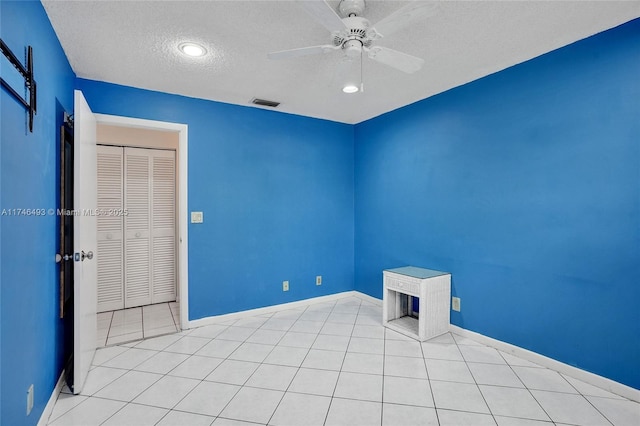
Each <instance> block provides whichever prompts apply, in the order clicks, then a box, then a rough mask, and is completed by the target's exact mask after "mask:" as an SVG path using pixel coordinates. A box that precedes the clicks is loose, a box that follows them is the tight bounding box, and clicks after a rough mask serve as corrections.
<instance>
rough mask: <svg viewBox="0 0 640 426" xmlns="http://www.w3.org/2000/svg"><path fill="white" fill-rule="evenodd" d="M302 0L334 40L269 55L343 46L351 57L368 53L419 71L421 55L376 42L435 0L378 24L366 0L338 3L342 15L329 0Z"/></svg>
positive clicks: (289, 55) (430, 10)
mask: <svg viewBox="0 0 640 426" xmlns="http://www.w3.org/2000/svg"><path fill="white" fill-rule="evenodd" d="M298 4H299V5H300V6H302V8H303V9H305V10H306V11H307V12H308V13H309V14H310V15H311V16H312V17H313V18H314V19H315V20H316V21H318V23H320V24H322V25H323V26H324V27H325V28H326V29H328V30H329V31H331V39H332V41H333V43H332V44H324V45H320V46H309V47H302V48H299V49H289V50H282V51H278V52H272V53H269V54H268V55H267V57H268V58H270V59H289V58H296V57H299V56H306V55H315V54H319V53H330V52H334V51H336V50H342V51H344V53H345V55H346V57H347V58H348V59H353V58H358V57H360V58H362V55H363V54H366V55H367V56H368V57H369V58H370V59H372V60H374V61H376V62H379V63H381V64H384V65H388V66H390V67H392V68H395V69H397V70H400V71H403V72H406V73H408V74H411V73H414V72H416V71H418V70H419V69H420V68H422V65H423V64H424V60H423V59H421V58H418V57H415V56H412V55H408V54H406V53H402V52H399V51H397V50H393V49H389V48H387V47H382V46H376V45H375V42H376V40H379V39H381V38H383V37H387V36H388V35H391V34H393V33H395V32H396V31H398V30H400V29H402V28H404V27H406V26H408V25H409V24H410V23H412V22H414V21H416V20H419V19H421V18H425V17H427V16H430V15H432V14H433V4H432V2H419V1H414V2H411V3H410V4H409V5H407V6H405V7H403V8H401V9H399V10H397V11H396V12H394V13H392V14H391V15H389V16H387V17H386V18H384V19H382V20H381V21H379V22H378V23H376V24H375V25H371V24H370V23H369V21H368V20H367V19H366V18H364V17H362V13H363V12H364V9H365V6H366V4H365V1H364V0H342V1H341V2H340V4H339V6H338V11H339V12H340V14H341V15H342V16H343V17H342V18H341V17H340V15H338V13H336V11H335V10H334V9H333V8H332V7H331V5H329V4H328V3H327V2H326V1H319V0H315V1H309V0H306V1H305V0H299V1H298Z"/></svg>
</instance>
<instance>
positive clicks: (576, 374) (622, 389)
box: [450, 324, 640, 402]
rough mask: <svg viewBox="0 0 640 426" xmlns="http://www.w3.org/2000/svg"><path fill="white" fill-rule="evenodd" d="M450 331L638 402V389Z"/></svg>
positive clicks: (512, 347) (484, 338)
mask: <svg viewBox="0 0 640 426" xmlns="http://www.w3.org/2000/svg"><path fill="white" fill-rule="evenodd" d="M450 330H451V332H452V333H455V334H457V335H459V336H463V337H468V338H469V339H471V340H475V341H476V342H478V343H482V344H484V345H487V346H490V347H492V348H494V349H497V350H499V351H502V352H506V353H508V354H511V355H514V356H517V357H518V358H522V359H525V360H527V361H531V362H533V363H536V364H538V365H541V366H543V367H546V368H549V369H551V370H555V371H557V372H559V373H562V374H566V375H567V376H569V377H572V378H574V379H578V380H581V381H583V382H585V383H589V384H590V385H593V386H597V387H599V388H600V389H604V390H607V391H609V392H611V393H615V394H616V395H620V396H622V397H624V398H628V399H630V400H632V401H637V402H640V390H638V389H634V388H632V387H630V386H627V385H623V384H622V383H619V382H616V381H613V380H611V379H607V378H606V377H602V376H599V375H597V374H594V373H590V372H588V371H585V370H581V369H580V368H577V367H574V366H572V365H569V364H565V363H563V362H560V361H556V360H555V359H553V358H549V357H546V356H544V355H540V354H538V353H536V352H532V351H529V350H527V349H524V348H521V347H519V346H515V345H512V344H510V343H505V342H502V341H500V340H496V339H492V338H491V337H487V336H485V335H482V334H479V333H476V332H474V331H469V330H466V329H464V328H461V327H458V326H457V325H453V324H452V325H451V326H450Z"/></svg>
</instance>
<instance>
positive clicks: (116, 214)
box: [97, 146, 176, 312]
mask: <svg viewBox="0 0 640 426" xmlns="http://www.w3.org/2000/svg"><path fill="white" fill-rule="evenodd" d="M175 176H176V174H175V152H174V151H168V150H156V149H140V148H128V147H125V148H122V147H111V146H99V147H98V206H99V215H98V256H97V259H98V312H102V311H107V310H113V309H122V308H131V307H135V306H141V305H148V304H152V303H160V302H167V301H172V300H175V299H176V259H175V258H176V244H175V220H176V216H175V215H176V191H175V188H176V186H175V182H176V180H175Z"/></svg>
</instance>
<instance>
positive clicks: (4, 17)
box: [0, 1, 75, 425]
mask: <svg viewBox="0 0 640 426" xmlns="http://www.w3.org/2000/svg"><path fill="white" fill-rule="evenodd" d="M0 8H1V10H0V15H1V17H0V20H1V21H0V28H1V30H0V36H1V37H2V39H3V40H4V41H5V43H7V45H8V46H9V48H11V49H12V50H13V52H14V53H16V55H17V56H18V58H19V59H21V60H23V59H24V55H25V52H26V46H27V45H31V46H33V51H34V63H35V79H36V82H37V84H38V113H37V115H36V116H35V124H34V129H33V133H29V131H28V130H27V122H26V113H25V109H24V108H23V107H22V105H20V104H18V103H17V102H16V101H15V100H14V99H13V98H12V97H11V96H10V95H9V94H8V93H7V92H6V91H5V90H4V89H0V102H1V103H0V105H1V115H0V117H1V122H2V126H1V133H0V134H1V141H0V151H1V152H2V156H1V157H0V161H1V168H0V184H1V189H0V194H1V198H0V208H1V209H18V208H22V209H27V208H31V209H35V208H45V209H48V208H55V207H56V205H57V197H58V190H57V185H58V184H57V182H58V170H57V169H56V167H57V166H56V165H57V164H58V161H57V155H58V147H59V132H60V130H59V129H60V125H61V124H62V114H63V110H65V109H66V110H67V111H71V110H72V108H73V85H74V81H75V75H74V73H73V71H72V70H71V67H70V66H69V63H68V62H67V59H66V56H65V54H64V52H63V51H62V48H61V47H60V44H59V43H58V39H57V37H56V35H55V33H54V31H53V29H52V28H51V25H50V23H49V20H48V18H47V15H46V13H45V11H44V9H43V7H42V5H41V4H40V2H32V1H25V2H9V1H1V2H0ZM12 70H13V68H12V67H11V65H10V64H9V63H8V62H7V61H6V60H5V59H4V57H2V75H3V77H5V76H9V77H11V73H12ZM5 78H6V77H5ZM11 81H12V82H13V81H15V80H14V79H12V80H11ZM19 81H20V80H18V82H19ZM22 84H24V82H22ZM16 88H17V89H18V92H21V90H20V88H21V86H20V85H17V86H16ZM0 219H1V226H0V232H1V235H2V243H1V251H0V264H1V268H0V270H1V273H0V279H1V281H2V299H1V301H0V303H1V313H0V322H1V323H2V335H1V336H0V338H1V341H0V346H1V349H0V353H1V361H0V362H1V365H0V376H1V377H2V384H1V385H0V389H1V392H2V398H1V400H0V401H1V404H2V405H1V407H0V412H1V414H0V424H3V425H21V424H36V423H37V421H38V419H39V417H40V414H41V413H42V410H43V409H44V406H45V405H46V403H47V401H48V399H49V397H50V396H51V390H52V389H53V388H54V386H55V383H56V381H57V379H58V376H59V374H60V372H61V371H62V368H63V362H64V348H63V342H64V336H63V330H64V329H63V326H62V322H61V321H60V320H59V319H58V309H59V305H58V279H57V266H56V264H55V262H54V255H55V253H56V248H57V244H58V231H57V224H56V223H57V220H56V217H55V216H50V215H48V216H44V217H33V216H31V217H28V216H6V215H5V216H1V217H0ZM30 384H33V385H34V390H35V392H34V395H35V404H34V408H33V411H32V412H31V415H29V416H28V417H26V393H27V388H28V387H29V385H30Z"/></svg>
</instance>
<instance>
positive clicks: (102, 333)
mask: <svg viewBox="0 0 640 426" xmlns="http://www.w3.org/2000/svg"><path fill="white" fill-rule="evenodd" d="M179 315H180V310H179V305H178V304H177V303H176V302H169V303H158V304H155V305H148V306H140V307H137V308H129V309H121V310H119V311H109V312H101V313H99V314H98V335H97V336H98V341H97V347H99V348H101V347H103V346H111V345H116V344H119V343H126V342H132V341H135V340H140V339H147V338H149V337H153V336H160V335H162V334H168V333H175V332H176V331H179V330H180V316H179Z"/></svg>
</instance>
